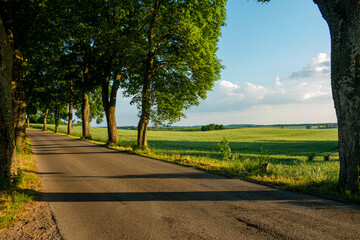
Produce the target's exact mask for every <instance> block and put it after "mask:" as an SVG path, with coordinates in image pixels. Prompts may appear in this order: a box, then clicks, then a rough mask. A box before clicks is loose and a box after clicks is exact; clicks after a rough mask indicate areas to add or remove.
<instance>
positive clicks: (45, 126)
mask: <svg viewBox="0 0 360 240" xmlns="http://www.w3.org/2000/svg"><path fill="white" fill-rule="evenodd" d="M48 113H49V109H48V108H46V110H45V115H44V126H43V130H46V129H47V125H46V121H47V116H48Z"/></svg>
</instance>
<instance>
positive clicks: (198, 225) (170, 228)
mask: <svg viewBox="0 0 360 240" xmlns="http://www.w3.org/2000/svg"><path fill="white" fill-rule="evenodd" d="M27 132H28V136H29V138H30V141H31V143H32V146H33V150H34V152H35V158H36V160H37V162H38V169H39V172H40V175H41V176H42V179H43V183H44V187H45V190H46V192H47V200H48V202H49V204H50V208H51V210H52V212H53V215H54V218H55V220H56V223H57V225H58V227H59V229H60V232H61V234H62V236H63V237H64V239H66V240H67V239H77V240H78V239H87V240H88V239H326V240H330V239H360V208H359V207H357V206H351V205H346V204H342V203H338V202H334V201H330V200H325V199H321V198H317V197H314V196H310V195H304V194H298V193H292V192H287V191H283V190H278V189H273V188H269V187H266V186H261V185H257V184H253V183H248V182H245V181H241V180H237V179H230V178H226V177H221V176H217V175H213V174H209V173H204V172H201V171H198V170H195V169H193V168H188V167H183V166H178V165H174V164H170V163H165V162H161V161H157V160H153V159H149V158H145V157H140V156H135V155H131V154H126V153H119V152H117V151H114V150H110V149H107V148H105V147H101V146H96V145H93V144H90V143H87V142H84V141H79V140H74V139H72V138H68V137H63V136H59V135H55V134H52V133H47V132H42V131H38V130H31V129H28V130H27ZM169 134H171V133H169Z"/></svg>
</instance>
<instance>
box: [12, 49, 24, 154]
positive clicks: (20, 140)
mask: <svg viewBox="0 0 360 240" xmlns="http://www.w3.org/2000/svg"><path fill="white" fill-rule="evenodd" d="M12 74H13V78H12V92H13V111H14V127H15V144H16V148H17V149H18V150H19V151H26V106H27V104H26V93H25V89H24V86H23V83H24V76H23V57H22V55H21V52H20V50H19V49H16V50H15V51H14V52H13V73H12Z"/></svg>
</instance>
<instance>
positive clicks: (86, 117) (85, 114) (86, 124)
mask: <svg viewBox="0 0 360 240" xmlns="http://www.w3.org/2000/svg"><path fill="white" fill-rule="evenodd" d="M81 113H82V132H83V137H84V138H86V139H90V138H91V134H90V103H89V96H88V93H87V90H86V89H83V103H82V109H81Z"/></svg>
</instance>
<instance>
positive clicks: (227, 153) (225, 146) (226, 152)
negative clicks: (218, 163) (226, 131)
mask: <svg viewBox="0 0 360 240" xmlns="http://www.w3.org/2000/svg"><path fill="white" fill-rule="evenodd" d="M217 147H218V148H219V149H220V153H221V156H222V159H223V160H230V159H231V157H232V154H231V148H230V147H229V141H228V140H227V139H226V138H225V137H224V138H223V139H222V140H221V141H220V142H219V143H218V144H217Z"/></svg>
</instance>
